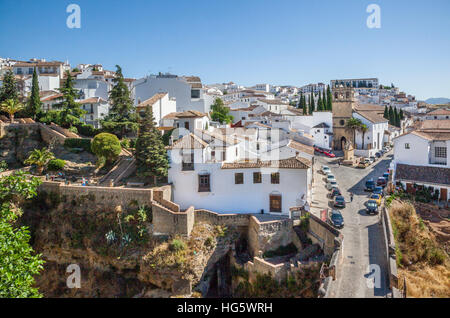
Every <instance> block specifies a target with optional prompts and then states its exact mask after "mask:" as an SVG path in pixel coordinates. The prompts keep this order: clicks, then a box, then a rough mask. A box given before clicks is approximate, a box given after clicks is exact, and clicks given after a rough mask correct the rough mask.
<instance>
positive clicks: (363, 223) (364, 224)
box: [317, 153, 392, 298]
mask: <svg viewBox="0 0 450 318" xmlns="http://www.w3.org/2000/svg"><path fill="white" fill-rule="evenodd" d="M391 155H392V153H389V154H387V155H385V156H383V157H382V158H380V159H379V160H378V161H376V162H375V163H374V164H372V165H371V166H370V167H367V168H366V169H355V168H351V167H346V166H342V165H341V166H340V167H339V166H338V165H337V164H335V163H334V162H335V160H333V159H328V158H325V157H317V159H318V163H319V164H320V165H322V164H326V165H328V166H329V167H330V168H331V170H332V172H333V174H334V175H335V177H336V179H337V181H338V184H339V188H340V190H341V192H342V194H343V195H344V197H345V199H346V203H347V204H346V208H345V209H342V210H341V212H342V215H343V217H344V222H345V226H344V228H343V229H342V230H341V231H342V234H343V235H344V248H343V251H344V252H343V253H344V254H343V259H342V265H341V267H340V270H339V272H338V273H337V274H338V275H337V280H336V281H334V282H332V284H331V286H330V297H337V298H372V297H386V296H387V295H388V293H390V290H389V281H388V278H387V263H386V250H385V242H384V235H383V228H382V225H381V222H380V216H379V215H370V216H369V215H367V214H366V212H365V205H364V204H365V203H366V202H367V200H368V196H369V192H365V191H364V187H365V182H366V180H367V179H368V178H370V177H372V178H373V179H374V180H376V179H377V178H378V177H380V176H382V175H383V173H384V172H385V171H386V170H387V169H388V167H389V164H390V161H391ZM350 192H352V193H353V194H354V198H353V202H350ZM369 264H376V265H378V266H379V268H380V274H381V275H380V276H381V277H380V285H379V286H373V285H374V284H373V283H372V284H370V282H373V279H372V280H371V279H370V277H369V276H371V272H372V269H370V268H369ZM368 281H369V283H368ZM371 285H372V286H371Z"/></svg>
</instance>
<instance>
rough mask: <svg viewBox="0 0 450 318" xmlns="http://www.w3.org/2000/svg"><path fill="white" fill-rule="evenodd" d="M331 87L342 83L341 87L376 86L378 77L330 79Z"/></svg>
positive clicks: (377, 85)
mask: <svg viewBox="0 0 450 318" xmlns="http://www.w3.org/2000/svg"><path fill="white" fill-rule="evenodd" d="M330 85H331V87H337V86H340V85H342V86H343V87H352V88H378V87H379V86H380V85H379V81H378V78H351V79H336V80H332V81H330Z"/></svg>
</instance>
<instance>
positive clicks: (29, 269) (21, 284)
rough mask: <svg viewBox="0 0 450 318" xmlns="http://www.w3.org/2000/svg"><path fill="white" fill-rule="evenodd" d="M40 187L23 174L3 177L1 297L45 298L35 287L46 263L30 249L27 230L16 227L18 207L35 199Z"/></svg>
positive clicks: (0, 185)
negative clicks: (37, 277) (38, 275)
mask: <svg viewBox="0 0 450 318" xmlns="http://www.w3.org/2000/svg"><path fill="white" fill-rule="evenodd" d="M39 184H40V180H39V179H37V178H35V177H29V176H28V175H26V174H25V173H23V172H18V173H15V174H13V175H11V176H7V177H2V178H0V190H1V191H0V205H1V206H0V298H36V297H42V295H41V294H40V293H39V291H38V289H37V288H35V287H33V286H34V284H35V281H34V276H36V275H37V274H39V272H40V271H41V270H42V269H43V266H42V265H43V264H44V261H43V260H42V259H41V255H36V254H35V253H34V251H33V248H32V247H31V246H30V243H29V241H30V238H31V237H30V232H29V231H28V228H27V227H25V226H17V220H18V218H19V217H20V216H21V214H22V211H21V209H19V208H17V204H18V203H19V202H23V200H26V199H31V198H33V197H34V196H36V194H37V187H38V186H39Z"/></svg>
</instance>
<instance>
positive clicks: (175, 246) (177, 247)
mask: <svg viewBox="0 0 450 318" xmlns="http://www.w3.org/2000/svg"><path fill="white" fill-rule="evenodd" d="M169 249H170V250H171V251H173V252H178V251H183V250H185V249H186V243H184V242H183V241H182V240H179V239H173V240H172V242H170V245H169Z"/></svg>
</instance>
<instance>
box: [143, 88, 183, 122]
mask: <svg viewBox="0 0 450 318" xmlns="http://www.w3.org/2000/svg"><path fill="white" fill-rule="evenodd" d="M147 107H151V108H152V111H153V118H154V119H155V123H156V126H162V125H161V123H162V119H163V118H164V117H165V116H167V115H168V114H171V113H176V111H177V102H176V101H175V100H173V99H170V98H169V94H167V93H158V94H155V95H153V96H152V97H151V98H149V99H147V100H145V101H143V102H142V103H140V104H139V105H137V106H136V112H137V113H139V114H140V115H141V117H142V116H143V114H144V113H145V110H146V108H147ZM171 127H173V125H171Z"/></svg>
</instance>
